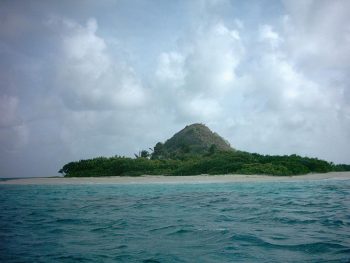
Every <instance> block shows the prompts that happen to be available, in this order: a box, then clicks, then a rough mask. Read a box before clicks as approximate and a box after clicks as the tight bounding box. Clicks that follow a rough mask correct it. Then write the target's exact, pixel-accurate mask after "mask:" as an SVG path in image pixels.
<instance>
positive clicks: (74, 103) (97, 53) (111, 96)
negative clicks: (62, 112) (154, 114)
mask: <svg viewBox="0 0 350 263" xmlns="http://www.w3.org/2000/svg"><path fill="white" fill-rule="evenodd" d="M51 26H53V27H57V26H60V27H63V28H62V32H61V38H62V54H61V57H60V59H59V64H58V69H57V79H56V83H57V86H58V89H59V90H60V91H61V95H62V98H63V100H64V102H65V103H66V105H67V106H68V107H70V108H71V109H75V110H116V109H120V108H133V107H141V106H143V105H145V103H146V101H147V99H146V93H145V91H144V88H143V86H142V84H141V81H140V80H139V79H138V78H137V77H136V74H135V72H134V69H133V68H132V67H131V66H129V65H127V64H126V63H125V62H123V61H116V59H118V58H113V57H112V56H111V55H110V54H109V53H108V47H107V45H106V42H105V41H104V39H103V38H102V37H100V36H98V35H97V30H98V25H97V22H96V20H95V19H90V20H88V22H87V24H86V26H81V25H80V24H77V23H76V22H74V21H72V20H67V19H57V18H56V19H53V20H51Z"/></svg>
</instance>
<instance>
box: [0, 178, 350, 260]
mask: <svg viewBox="0 0 350 263" xmlns="http://www.w3.org/2000/svg"><path fill="white" fill-rule="evenodd" d="M0 209H1V210H0V262H332V261H334V262H350V180H328V181H307V182H279V183H278V182H263V183H251V182H250V183H229V184H223V183H222V184H148V185H147V184H146V185H50V186H45V185H41V186H31V185H22V186H20V185H0Z"/></svg>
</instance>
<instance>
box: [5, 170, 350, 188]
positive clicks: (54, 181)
mask: <svg viewBox="0 0 350 263" xmlns="http://www.w3.org/2000/svg"><path fill="white" fill-rule="evenodd" d="M330 179H334V180H337V179H338V180H346V179H350V172H331V173H323V174H316V173H315V174H307V175H298V176H268V175H240V174H230V175H196V176H155V175H145V176H140V177H118V176H115V177H80V178H64V177H62V178H58V177H51V178H50V177H42V178H21V179H11V180H5V181H0V184H21V185H65V184H154V183H161V184H163V183H169V184H174V183H234V182H264V181H277V182H279V181H299V180H330Z"/></svg>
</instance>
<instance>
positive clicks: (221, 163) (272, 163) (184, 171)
mask: <svg viewBox="0 0 350 263" xmlns="http://www.w3.org/2000/svg"><path fill="white" fill-rule="evenodd" d="M349 170H350V165H334V164H332V163H329V162H326V161H323V160H319V159H316V158H307V157H301V156H297V155H289V156H286V155H285V156H269V155H260V154H256V153H253V154H252V153H247V152H241V151H234V152H233V151H229V152H216V153H214V154H210V153H207V154H206V155H201V156H198V155H197V156H196V155H184V156H182V158H181V159H162V160H159V159H153V160H152V159H148V158H145V157H138V158H135V159H133V158H127V157H111V158H105V157H99V158H94V159H90V160H81V161H78V162H71V163H68V164H66V165H64V166H63V168H62V169H61V170H60V173H63V174H64V175H65V176H66V177H88V176H140V175H144V174H151V175H198V174H229V173H230V174H269V175H287V176H288V175H299V174H306V173H313V172H315V173H325V172H330V171H349Z"/></svg>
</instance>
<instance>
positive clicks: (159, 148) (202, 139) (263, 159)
mask: <svg viewBox="0 0 350 263" xmlns="http://www.w3.org/2000/svg"><path fill="white" fill-rule="evenodd" d="M150 150H151V152H149V151H146V150H142V151H140V152H139V153H138V154H135V158H128V157H121V156H115V157H111V158H106V157H98V158H94V159H89V160H80V161H78V162H70V163H68V164H66V165H64V166H63V168H62V169H61V170H60V171H59V172H60V173H62V174H63V175H64V176H66V177H91V176H140V175H145V174H148V175H199V174H268V175H283V176H289V175H299V174H307V173H325V172H330V171H350V165H346V164H339V165H335V164H333V163H329V162H327V161H324V160H319V159H317V158H308V157H301V156H298V155H295V154H294V155H289V156H287V155H284V156H269V155H260V154H257V153H248V152H243V151H237V150H234V149H233V148H231V146H230V145H229V144H228V143H227V142H226V141H225V140H224V139H223V138H221V137H220V136H219V135H217V134H216V133H213V132H211V131H210V130H209V128H207V127H206V126H205V125H203V124H192V125H190V126H186V127H185V128H184V129H183V130H181V131H180V132H178V133H176V134H175V135H174V136H173V137H172V138H170V139H169V140H167V141H166V142H165V143H161V142H159V143H157V144H156V145H155V147H154V148H153V149H150ZM152 151H153V152H152Z"/></svg>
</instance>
